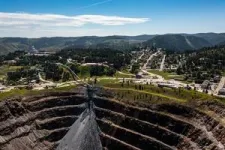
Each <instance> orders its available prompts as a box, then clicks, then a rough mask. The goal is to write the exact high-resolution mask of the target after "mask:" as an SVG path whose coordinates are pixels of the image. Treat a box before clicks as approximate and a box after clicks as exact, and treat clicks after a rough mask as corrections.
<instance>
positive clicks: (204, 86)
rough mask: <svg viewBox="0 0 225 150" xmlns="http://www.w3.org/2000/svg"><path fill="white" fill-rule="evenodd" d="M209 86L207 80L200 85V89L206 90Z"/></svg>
mask: <svg viewBox="0 0 225 150" xmlns="http://www.w3.org/2000/svg"><path fill="white" fill-rule="evenodd" d="M209 86H210V81H209V80H205V81H204V82H203V83H202V84H201V88H202V89H208V88H209Z"/></svg>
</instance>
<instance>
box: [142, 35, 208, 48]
mask: <svg viewBox="0 0 225 150" xmlns="http://www.w3.org/2000/svg"><path fill="white" fill-rule="evenodd" d="M143 44H144V45H146V46H154V45H155V46H156V47H161V48H165V49H170V50H178V51H184V50H194V49H199V48H202V47H208V46H211V44H210V43H209V42H208V41H206V40H205V39H202V38H199V37H195V36H184V35H180V34H167V35H158V36H155V37H154V38H152V39H150V40H148V41H146V42H144V43H143Z"/></svg>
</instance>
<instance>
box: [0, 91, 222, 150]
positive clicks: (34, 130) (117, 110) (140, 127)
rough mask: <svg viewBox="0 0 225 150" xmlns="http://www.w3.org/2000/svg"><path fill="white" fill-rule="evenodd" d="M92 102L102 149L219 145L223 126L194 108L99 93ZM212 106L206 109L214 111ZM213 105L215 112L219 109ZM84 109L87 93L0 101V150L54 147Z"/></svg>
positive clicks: (206, 146)
mask: <svg viewBox="0 0 225 150" xmlns="http://www.w3.org/2000/svg"><path fill="white" fill-rule="evenodd" d="M93 103H94V107H93V112H94V114H95V115H94V116H95V118H94V119H95V120H96V122H97V125H98V129H99V131H100V132H99V137H100V140H101V141H100V142H101V143H100V144H101V145H102V147H103V149H105V150H115V149H123V150H126V149H128V150H139V149H144V150H149V149H151V150H154V149H156V150H157V149H187V150H191V149H193V150H196V149H212V150H219V149H221V150H222V149H224V146H225V127H224V124H222V123H221V122H220V121H218V120H217V119H215V118H213V117H212V116H210V115H208V114H206V113H204V112H202V111H200V110H198V109H197V108H192V107H190V106H186V105H180V104H159V105H154V106H149V107H148V108H144V107H139V106H131V105H128V104H126V103H123V102H121V101H117V100H114V99H112V98H106V96H104V95H101V96H100V95H98V96H95V97H94V98H93ZM210 104H211V103H210ZM205 105H206V104H202V107H203V106H205ZM211 105H212V106H211ZM211 105H210V107H207V108H211V109H212V110H213V108H214V107H213V105H214V104H211ZM206 106H208V105H206ZM215 106H216V108H217V107H218V108H220V109H221V110H220V111H219V112H221V111H222V108H223V107H224V106H223V105H221V106H220V105H215ZM218 108H217V109H216V110H219V109H218ZM212 110H211V111H212ZM216 110H215V113H217V112H216ZM85 111H87V97H85V96H84V95H83V94H80V93H58V94H51V95H47V96H38V97H28V98H23V99H17V100H7V101H2V102H0V149H1V150H31V149H32V150H33V149H34V150H38V149H41V150H50V149H56V148H57V147H58V146H59V145H60V143H61V142H62V139H63V138H64V136H65V135H66V134H67V133H69V132H68V131H71V130H70V129H71V127H72V125H73V124H74V122H75V121H76V120H77V119H78V118H79V117H80V115H81V114H82V113H83V112H85ZM222 117H223V115H221V118H222ZM93 149H95V148H93Z"/></svg>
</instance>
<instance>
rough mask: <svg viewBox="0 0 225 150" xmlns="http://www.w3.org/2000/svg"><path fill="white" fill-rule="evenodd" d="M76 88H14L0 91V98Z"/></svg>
mask: <svg viewBox="0 0 225 150" xmlns="http://www.w3.org/2000/svg"><path fill="white" fill-rule="evenodd" d="M74 88H76V86H74V85H73V86H67V87H60V88H54V89H45V90H26V89H14V90H11V91H9V92H3V93H0V100H4V99H7V98H11V97H18V96H19V97H20V96H32V95H39V94H43V93H48V92H66V91H71V90H72V89H74Z"/></svg>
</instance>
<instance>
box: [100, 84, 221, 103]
mask: <svg viewBox="0 0 225 150" xmlns="http://www.w3.org/2000/svg"><path fill="white" fill-rule="evenodd" d="M104 86H105V87H106V88H108V89H111V90H115V91H117V92H119V93H121V92H123V91H130V94H127V95H126V96H124V98H125V99H131V100H132V99H134V97H135V95H136V94H137V93H139V94H150V95H153V96H156V97H159V98H161V99H163V100H167V101H168V100H169V101H177V102H190V101H193V100H194V101H199V100H200V101H202V100H213V99H217V98H216V97H213V96H211V95H208V94H205V93H200V92H197V91H193V90H190V91H189V90H185V89H170V88H159V87H156V86H153V85H142V87H143V90H139V89H137V87H138V86H139V85H136V88H135V85H134V84H130V85H128V84H124V85H123V86H122V84H105V85H104ZM126 97H127V98H126ZM140 97H141V96H140ZM143 100H145V99H143ZM146 100H148V98H147V99H146ZM221 100H223V99H221ZM154 102H157V101H154Z"/></svg>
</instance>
